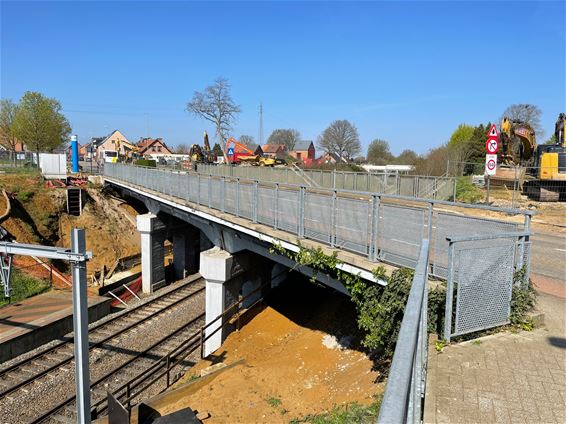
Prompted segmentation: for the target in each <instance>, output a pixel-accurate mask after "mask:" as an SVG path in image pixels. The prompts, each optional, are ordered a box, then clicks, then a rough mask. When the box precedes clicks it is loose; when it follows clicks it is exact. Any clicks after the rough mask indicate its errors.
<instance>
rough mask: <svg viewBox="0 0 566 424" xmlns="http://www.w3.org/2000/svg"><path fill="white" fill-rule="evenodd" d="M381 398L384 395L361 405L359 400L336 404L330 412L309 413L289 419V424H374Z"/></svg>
mask: <svg viewBox="0 0 566 424" xmlns="http://www.w3.org/2000/svg"><path fill="white" fill-rule="evenodd" d="M381 399H382V397H381V395H380V396H378V397H376V398H375V400H374V401H373V403H371V404H369V405H360V404H359V403H358V402H352V403H348V404H346V405H335V406H334V408H332V410H331V411H329V412H326V413H324V414H316V415H307V416H306V417H304V418H295V419H293V420H291V421H289V424H299V423H310V424H362V423H364V424H365V423H368V424H369V423H372V424H373V423H375V420H376V419H377V416H378V414H379V408H380V406H381Z"/></svg>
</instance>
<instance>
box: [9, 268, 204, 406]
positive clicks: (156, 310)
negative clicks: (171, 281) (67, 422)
mask: <svg viewBox="0 0 566 424" xmlns="http://www.w3.org/2000/svg"><path fill="white" fill-rule="evenodd" d="M203 281H204V280H203V279H202V278H201V277H200V276H199V275H198V274H197V275H194V276H191V277H189V278H188V279H186V280H185V281H183V282H182V283H180V284H178V285H177V286H176V287H175V288H174V289H171V290H169V291H167V292H165V293H163V294H160V295H158V296H156V297H154V298H151V299H150V300H148V301H146V302H143V303H141V304H139V305H136V306H135V307H133V308H131V309H128V310H126V311H123V312H121V313H118V314H116V315H115V316H113V317H112V318H110V319H107V320H104V321H103V322H101V323H99V324H95V325H94V326H91V327H90V328H89V340H90V347H89V353H90V355H91V360H92V357H93V356H97V355H98V356H100V355H103V354H105V352H106V350H105V349H106V347H107V346H108V345H109V343H110V342H113V343H116V342H118V341H119V339H120V337H122V336H124V335H127V334H130V333H131V332H134V333H135V332H136V331H141V330H142V329H143V327H144V326H145V325H148V324H150V323H152V322H154V320H155V319H159V318H162V317H163V315H164V314H167V313H171V312H173V311H174V310H175V309H176V308H178V307H182V305H183V304H184V303H185V302H186V301H188V299H191V298H192V297H194V296H196V295H198V294H199V293H202V292H203V291H204V284H203ZM177 331H180V329H179V330H177ZM169 337H171V342H173V343H174V341H175V340H179V339H178V338H177V337H183V336H182V335H181V336H178V335H177V334H174V333H173V334H167V335H166V336H165V337H164V338H162V339H160V342H161V344H163V343H165V342H166V340H167V338H169ZM154 344H155V343H152V346H153V345H154ZM73 349H74V345H73V338H72V337H69V338H67V339H64V340H61V341H59V342H57V343H55V344H53V345H51V346H50V347H49V348H47V349H44V350H42V351H40V352H37V353H35V354H33V355H32V356H28V357H26V358H25V359H23V360H21V361H18V362H16V363H13V364H11V365H10V366H8V367H4V368H3V369H1V370H0V402H3V401H4V402H5V401H7V400H10V399H12V398H16V397H18V396H22V395H23V396H25V392H27V391H28V389H29V388H30V387H33V385H35V384H37V383H38V382H41V381H42V380H43V379H47V378H48V377H49V376H52V375H54V374H56V373H58V372H59V371H62V370H63V371H68V370H69V369H70V368H74V351H73ZM151 349H153V350H155V351H153V350H151ZM151 349H150V350H147V349H146V351H144V354H143V355H142V356H143V357H144V358H143V359H144V360H146V361H147V360H153V359H152V358H154V357H155V356H159V354H160V353H159V351H158V350H156V349H158V345H155V346H153V347H152V348H151ZM148 354H149V356H148ZM139 355H141V354H139ZM139 355H137V356H136V358H138V357H139ZM138 359H139V358H138ZM131 362H132V363H133V362H135V359H133V360H132V361H131ZM136 367H137V368H138V369H141V368H143V365H140V364H138V365H136ZM99 380H100V379H99ZM97 381H98V380H97ZM95 383H96V382H95ZM93 384H94V383H93ZM93 395H94V393H93Z"/></svg>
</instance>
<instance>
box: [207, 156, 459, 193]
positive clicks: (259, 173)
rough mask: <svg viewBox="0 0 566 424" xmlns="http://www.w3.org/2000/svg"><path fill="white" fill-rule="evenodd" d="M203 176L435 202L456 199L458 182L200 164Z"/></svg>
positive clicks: (361, 173) (450, 179) (425, 178)
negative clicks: (408, 197)
mask: <svg viewBox="0 0 566 424" xmlns="http://www.w3.org/2000/svg"><path fill="white" fill-rule="evenodd" d="M197 172H198V173H199V174H202V175H213V176H218V177H235V178H242V179H251V180H258V181H262V182H279V183H283V184H298V185H306V186H310V187H320V188H331V189H337V190H351V191H366V192H372V193H384V194H397V195H401V196H412V197H420V198H424V199H435V200H454V198H455V197H454V196H455V190H456V186H455V179H454V178H451V177H430V176H420V175H402V174H398V173H381V174H378V173H369V172H347V171H326V170H313V169H300V168H297V167H285V168H272V167H258V166H229V165H213V164H198V166H197Z"/></svg>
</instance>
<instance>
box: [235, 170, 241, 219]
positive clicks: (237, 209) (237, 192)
mask: <svg viewBox="0 0 566 424" xmlns="http://www.w3.org/2000/svg"><path fill="white" fill-rule="evenodd" d="M236 216H237V217H239V216H240V179H239V178H236Z"/></svg>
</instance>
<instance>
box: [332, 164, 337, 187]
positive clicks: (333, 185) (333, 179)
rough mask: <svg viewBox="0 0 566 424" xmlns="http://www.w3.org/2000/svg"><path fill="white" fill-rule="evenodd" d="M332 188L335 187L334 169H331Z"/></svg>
mask: <svg viewBox="0 0 566 424" xmlns="http://www.w3.org/2000/svg"><path fill="white" fill-rule="evenodd" d="M332 188H333V189H336V169H333V170H332Z"/></svg>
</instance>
